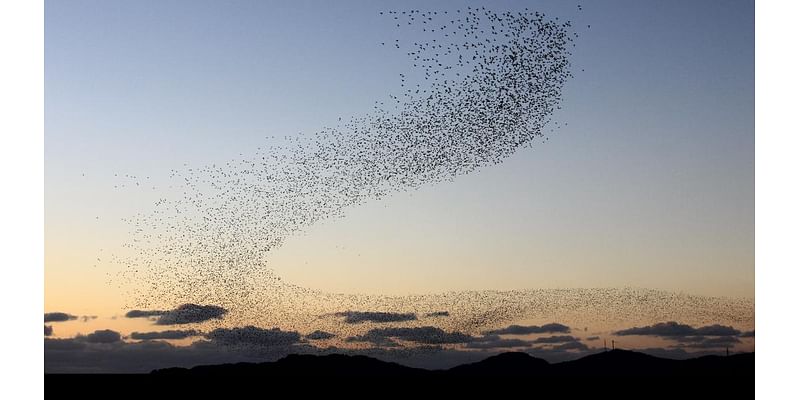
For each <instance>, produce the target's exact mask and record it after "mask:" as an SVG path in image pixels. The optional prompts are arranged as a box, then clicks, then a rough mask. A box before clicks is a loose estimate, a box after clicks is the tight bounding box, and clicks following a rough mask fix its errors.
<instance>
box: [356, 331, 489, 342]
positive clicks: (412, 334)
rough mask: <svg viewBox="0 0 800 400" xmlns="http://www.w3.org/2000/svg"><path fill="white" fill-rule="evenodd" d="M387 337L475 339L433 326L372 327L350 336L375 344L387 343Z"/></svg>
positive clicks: (404, 338)
mask: <svg viewBox="0 0 800 400" xmlns="http://www.w3.org/2000/svg"><path fill="white" fill-rule="evenodd" d="M387 339H401V340H405V341H408V342H413V343H420V344H455V343H469V342H472V341H473V340H475V338H474V337H473V336H470V335H467V334H465V333H461V332H446V331H444V330H442V329H441V328H437V327H433V326H422V327H414V328H376V329H371V330H370V331H368V332H367V333H365V334H364V335H361V336H353V337H350V338H348V339H347V340H348V341H351V342H370V343H374V344H379V345H380V344H382V343H385V342H386V340H387Z"/></svg>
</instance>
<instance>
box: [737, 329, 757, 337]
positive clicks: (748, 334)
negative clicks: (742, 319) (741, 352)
mask: <svg viewBox="0 0 800 400" xmlns="http://www.w3.org/2000/svg"><path fill="white" fill-rule="evenodd" d="M739 336H741V337H756V331H755V330H752V331H747V332H742V334H741V335H739Z"/></svg>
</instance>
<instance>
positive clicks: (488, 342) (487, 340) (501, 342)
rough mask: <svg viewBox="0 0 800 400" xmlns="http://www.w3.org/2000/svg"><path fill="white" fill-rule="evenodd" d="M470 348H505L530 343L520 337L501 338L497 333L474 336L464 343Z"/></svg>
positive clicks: (527, 345) (526, 345) (529, 345)
mask: <svg viewBox="0 0 800 400" xmlns="http://www.w3.org/2000/svg"><path fill="white" fill-rule="evenodd" d="M466 347H467V348H470V349H504V348H505V349H507V348H516V347H531V343H530V342H529V341H527V340H522V339H503V338H501V337H500V336H498V335H489V336H483V337H480V338H476V339H475V341H472V342H469V343H467V344H466Z"/></svg>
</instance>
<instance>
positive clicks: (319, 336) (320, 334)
mask: <svg viewBox="0 0 800 400" xmlns="http://www.w3.org/2000/svg"><path fill="white" fill-rule="evenodd" d="M335 337H336V335H334V334H332V333H328V332H325V331H314V332H311V333H309V334H308V335H306V339H309V340H325V339H331V338H335Z"/></svg>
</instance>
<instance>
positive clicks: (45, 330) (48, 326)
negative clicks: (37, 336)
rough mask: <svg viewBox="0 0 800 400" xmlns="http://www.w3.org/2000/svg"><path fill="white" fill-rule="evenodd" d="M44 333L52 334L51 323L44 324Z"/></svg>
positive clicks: (46, 334)
mask: <svg viewBox="0 0 800 400" xmlns="http://www.w3.org/2000/svg"><path fill="white" fill-rule="evenodd" d="M44 335H45V336H52V335H53V326H52V325H45V326H44Z"/></svg>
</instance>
